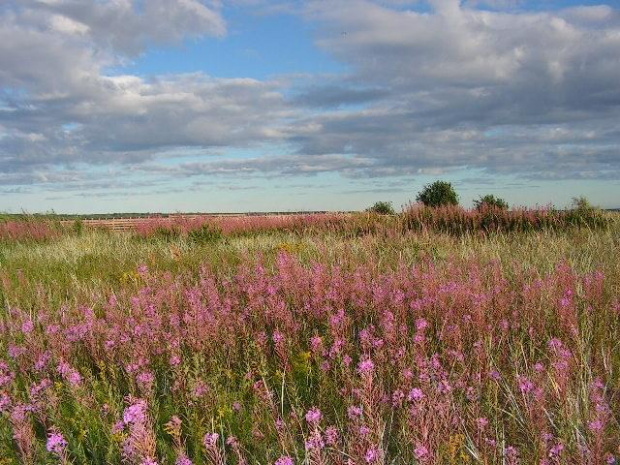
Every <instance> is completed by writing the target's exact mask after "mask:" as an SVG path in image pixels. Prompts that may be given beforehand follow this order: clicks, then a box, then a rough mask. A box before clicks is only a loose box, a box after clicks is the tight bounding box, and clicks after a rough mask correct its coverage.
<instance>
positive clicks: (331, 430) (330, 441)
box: [325, 426, 340, 446]
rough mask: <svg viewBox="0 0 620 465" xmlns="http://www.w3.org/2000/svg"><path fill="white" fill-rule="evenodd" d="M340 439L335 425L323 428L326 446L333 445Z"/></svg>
mask: <svg viewBox="0 0 620 465" xmlns="http://www.w3.org/2000/svg"><path fill="white" fill-rule="evenodd" d="M339 439H340V433H339V432H338V428H336V427H335V426H328V427H327V428H326V429H325V442H326V443H327V445H328V446H335V445H336V444H337V443H338V440H339Z"/></svg>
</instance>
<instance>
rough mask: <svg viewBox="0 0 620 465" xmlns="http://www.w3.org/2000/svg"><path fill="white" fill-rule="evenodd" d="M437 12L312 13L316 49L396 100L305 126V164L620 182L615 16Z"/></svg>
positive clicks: (444, 2)
mask: <svg viewBox="0 0 620 465" xmlns="http://www.w3.org/2000/svg"><path fill="white" fill-rule="evenodd" d="M430 3H431V5H432V7H433V11H431V12H430V13H428V12H417V11H415V10H409V11H402V10H396V9H390V8H387V7H385V6H381V5H378V4H377V3H372V2H367V1H356V2H355V7H354V8H352V7H351V4H352V3H351V2H350V1H334V2H329V5H327V4H326V3H324V2H313V3H312V4H311V5H310V6H309V7H308V10H307V15H308V16H309V17H310V18H312V20H316V21H320V22H321V23H322V24H323V31H324V35H323V36H322V37H321V38H320V39H319V44H320V45H321V46H322V47H323V48H324V49H325V50H327V51H329V52H330V53H333V54H334V55H335V56H336V57H338V58H339V59H340V60H341V61H343V62H346V63H348V64H349V65H351V67H352V70H353V71H352V73H351V75H350V76H348V77H347V81H348V82H351V83H354V84H355V85H358V86H366V87H376V88H378V89H383V90H384V91H385V92H386V93H387V94H388V95H385V96H384V97H383V98H382V99H381V101H379V102H374V103H372V104H369V105H368V106H367V107H365V108H363V109H360V110H356V111H340V112H331V113H329V114H321V115H317V116H316V117H314V118H312V120H311V121H307V124H308V125H311V126H312V127H314V128H315V131H314V134H306V135H292V137H294V138H295V140H296V141H297V142H298V143H299V144H300V147H301V148H300V152H301V153H307V154H320V153H343V152H349V153H356V154H359V155H362V156H371V157H373V158H374V159H375V160H376V164H377V167H380V168H381V169H380V170H378V171H377V172H378V173H381V172H385V173H388V174H389V173H391V172H392V169H394V170H393V171H395V172H403V171H402V170H405V172H409V173H416V172H418V171H419V170H420V169H429V168H437V167H443V168H446V169H447V168H451V167H454V168H463V167H470V168H471V167H475V168H482V169H487V170H490V171H508V172H513V173H515V172H516V173H525V174H527V175H528V176H529V175H534V174H535V173H538V174H539V175H540V176H545V177H569V178H570V177H581V176H582V175H583V172H585V171H587V172H589V173H591V174H595V173H600V175H601V176H610V175H613V176H620V158H619V157H618V155H614V153H613V144H614V142H611V144H612V145H611V146H610V140H609V137H610V136H612V137H615V134H617V129H618V123H617V121H618V117H619V116H620V83H619V82H618V81H617V79H616V76H618V75H620V52H619V50H620V13H619V12H618V11H617V10H614V9H612V8H611V7H609V6H596V7H578V8H571V9H565V10H561V11H557V12H535V13H534V12H510V13H505V12H492V11H483V10H478V9H475V8H470V7H467V6H465V5H463V4H461V2H459V1H458V0H433V1H431V2H430ZM341 31H346V34H343V33H342V32H341ZM330 98H331V100H332V101H334V100H337V97H336V96H335V95H333V93H332V95H331V97H330ZM342 98H343V101H345V100H346V99H347V98H348V96H347V94H346V92H343V94H342ZM292 132H294V129H293V128H292ZM549 134H556V135H557V134H565V137H566V140H565V141H562V140H559V139H558V138H549V137H548V135H549ZM584 134H587V137H586V136H582V137H579V135H584ZM610 149H611V150H610Z"/></svg>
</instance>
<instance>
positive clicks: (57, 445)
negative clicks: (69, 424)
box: [47, 431, 67, 455]
mask: <svg viewBox="0 0 620 465" xmlns="http://www.w3.org/2000/svg"><path fill="white" fill-rule="evenodd" d="M66 447H67V441H66V440H65V438H64V437H63V435H62V433H60V432H58V431H52V432H51V433H50V435H49V436H48V437H47V451H48V452H53V453H54V454H58V455H61V454H62V453H63V452H64V450H65V448H66Z"/></svg>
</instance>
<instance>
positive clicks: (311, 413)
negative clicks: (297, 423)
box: [306, 407, 323, 425]
mask: <svg viewBox="0 0 620 465" xmlns="http://www.w3.org/2000/svg"><path fill="white" fill-rule="evenodd" d="M321 418H323V414H322V413H321V411H320V410H319V409H318V408H317V407H314V408H311V409H310V410H308V413H306V421H307V422H308V423H310V424H311V425H317V424H319V422H320V421H321Z"/></svg>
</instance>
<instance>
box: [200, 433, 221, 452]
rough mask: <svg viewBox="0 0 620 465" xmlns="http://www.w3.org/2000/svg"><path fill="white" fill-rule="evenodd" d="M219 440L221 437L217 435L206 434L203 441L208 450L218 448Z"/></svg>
mask: <svg viewBox="0 0 620 465" xmlns="http://www.w3.org/2000/svg"><path fill="white" fill-rule="evenodd" d="M219 438H220V435H219V434H217V433H207V434H205V437H204V439H203V440H202V442H203V444H204V445H205V447H206V448H207V449H213V448H214V447H217V440H218V439H219Z"/></svg>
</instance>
